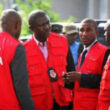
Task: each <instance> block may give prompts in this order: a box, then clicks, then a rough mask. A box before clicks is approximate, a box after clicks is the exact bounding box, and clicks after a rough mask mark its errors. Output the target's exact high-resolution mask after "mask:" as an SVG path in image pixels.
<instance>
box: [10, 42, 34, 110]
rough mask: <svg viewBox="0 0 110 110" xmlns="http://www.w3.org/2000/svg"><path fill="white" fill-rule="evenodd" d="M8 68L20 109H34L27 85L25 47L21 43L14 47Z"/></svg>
mask: <svg viewBox="0 0 110 110" xmlns="http://www.w3.org/2000/svg"><path fill="white" fill-rule="evenodd" d="M10 68H11V73H12V77H13V83H14V88H15V91H16V95H17V97H18V100H19V103H20V105H21V107H22V109H23V110H34V104H33V101H32V97H31V93H30V89H29V85H28V70H27V65H26V55H25V49H24V47H23V46H22V45H21V44H20V45H19V46H18V47H17V49H16V52H15V56H14V59H13V61H12V62H11V65H10Z"/></svg>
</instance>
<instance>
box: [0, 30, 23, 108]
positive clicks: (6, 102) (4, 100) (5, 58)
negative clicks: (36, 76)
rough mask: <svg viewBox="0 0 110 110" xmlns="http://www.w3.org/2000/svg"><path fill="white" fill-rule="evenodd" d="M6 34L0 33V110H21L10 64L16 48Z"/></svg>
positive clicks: (13, 40)
mask: <svg viewBox="0 0 110 110" xmlns="http://www.w3.org/2000/svg"><path fill="white" fill-rule="evenodd" d="M18 44H19V43H18V41H16V40H15V39H14V38H13V37H12V36H10V35H9V34H8V33H7V32H2V33H0V109H1V110H21V108H20V105H19V102H18V99H17V97H16V93H15V90H14V87H13V81H12V75H11V72H10V63H11V61H12V59H13V57H14V55H15V50H16V48H17V46H18Z"/></svg>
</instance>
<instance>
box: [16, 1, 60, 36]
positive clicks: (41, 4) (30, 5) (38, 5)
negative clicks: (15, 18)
mask: <svg viewBox="0 0 110 110" xmlns="http://www.w3.org/2000/svg"><path fill="white" fill-rule="evenodd" d="M16 3H17V5H18V11H19V13H20V14H21V16H22V19H23V25H22V32H21V35H22V36H25V35H29V34H30V33H31V32H30V30H29V27H28V15H29V13H30V12H31V11H32V10H35V9H41V10H44V11H45V12H46V13H47V14H48V15H49V17H50V20H51V22H58V21H60V16H59V14H57V13H55V12H53V11H52V3H51V1H50V0H16Z"/></svg>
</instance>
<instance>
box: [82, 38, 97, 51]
mask: <svg viewBox="0 0 110 110" xmlns="http://www.w3.org/2000/svg"><path fill="white" fill-rule="evenodd" d="M96 42H97V39H96V40H94V42H92V44H91V45H89V46H88V47H87V48H86V46H85V45H84V50H83V51H85V50H87V51H89V50H90V49H91V47H92V46H93V45H94V44H95V43H96Z"/></svg>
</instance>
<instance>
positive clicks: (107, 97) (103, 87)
mask: <svg viewBox="0 0 110 110" xmlns="http://www.w3.org/2000/svg"><path fill="white" fill-rule="evenodd" d="M109 107H110V55H109V57H108V60H107V62H106V65H105V66H104V71H103V75H102V80H101V84H100V92H99V97H98V108H97V110H109V109H108V108H109Z"/></svg>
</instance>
